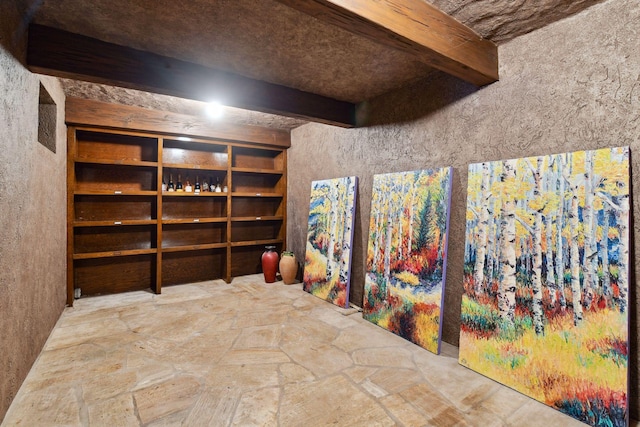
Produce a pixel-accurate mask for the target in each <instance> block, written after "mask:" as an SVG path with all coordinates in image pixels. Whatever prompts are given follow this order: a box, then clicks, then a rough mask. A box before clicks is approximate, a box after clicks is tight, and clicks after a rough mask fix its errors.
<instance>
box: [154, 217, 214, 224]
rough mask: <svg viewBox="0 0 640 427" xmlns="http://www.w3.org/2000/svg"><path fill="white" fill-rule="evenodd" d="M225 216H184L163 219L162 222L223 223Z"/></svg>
mask: <svg viewBox="0 0 640 427" xmlns="http://www.w3.org/2000/svg"><path fill="white" fill-rule="evenodd" d="M225 222H227V218H226V217H224V218H184V219H163V220H162V223H163V224H208V223H225Z"/></svg>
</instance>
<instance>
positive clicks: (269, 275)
mask: <svg viewBox="0 0 640 427" xmlns="http://www.w3.org/2000/svg"><path fill="white" fill-rule="evenodd" d="M275 248H276V247H275V246H266V247H265V249H266V250H265V251H264V252H263V253H262V273H263V274H264V281H265V282H267V283H273V282H275V281H276V272H277V271H278V253H277V252H276V251H275Z"/></svg>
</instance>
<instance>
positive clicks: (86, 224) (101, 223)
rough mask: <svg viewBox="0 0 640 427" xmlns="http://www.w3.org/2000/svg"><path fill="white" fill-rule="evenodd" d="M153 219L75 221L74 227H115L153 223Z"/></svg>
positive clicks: (154, 222) (155, 222)
mask: <svg viewBox="0 0 640 427" xmlns="http://www.w3.org/2000/svg"><path fill="white" fill-rule="evenodd" d="M157 223H158V221H157V220H155V219H123V220H122V221H75V222H74V223H73V226H74V227H110V226H113V227H117V226H127V225H153V224H157Z"/></svg>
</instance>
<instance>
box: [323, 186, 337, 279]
mask: <svg viewBox="0 0 640 427" xmlns="http://www.w3.org/2000/svg"><path fill="white" fill-rule="evenodd" d="M329 203H330V204H331V211H330V212H331V214H330V215H331V231H330V232H329V244H328V245H327V269H326V274H327V281H330V280H331V277H332V276H333V273H334V272H335V269H336V263H335V260H334V257H333V253H334V251H335V244H336V231H337V227H338V188H337V184H335V183H331V190H330V191H329Z"/></svg>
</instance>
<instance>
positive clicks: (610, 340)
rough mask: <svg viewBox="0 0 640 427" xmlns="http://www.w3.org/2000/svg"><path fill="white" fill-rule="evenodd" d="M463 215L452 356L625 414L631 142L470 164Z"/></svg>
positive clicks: (525, 387) (540, 396) (553, 399)
mask: <svg viewBox="0 0 640 427" xmlns="http://www.w3.org/2000/svg"><path fill="white" fill-rule="evenodd" d="M466 221H467V228H466V250H465V274H464V295H463V297H462V327H461V333H460V354H459V357H460V363H461V364H462V365H465V366H467V367H469V368H471V369H473V370H475V371H477V372H479V373H481V374H484V375H486V376H488V377H490V378H492V379H494V380H496V381H498V382H500V383H503V384H505V385H507V386H509V387H512V388H514V389H515V390H518V391H519V392H521V393H523V394H526V395H528V396H530V397H532V398H534V399H537V400H539V401H540V402H543V403H545V404H547V405H549V406H551V407H554V408H556V409H558V410H560V411H562V412H564V413H566V414H568V415H570V416H572V417H574V418H576V419H578V420H581V421H583V422H585V423H587V424H591V425H594V426H625V425H627V420H628V415H627V414H628V411H627V369H628V365H629V345H628V291H629V281H628V271H629V148H628V147H623V148H612V149H602V150H594V151H580V152H575V153H565V154H557V155H552V156H541V157H530V158H524V159H516V160H506V161H498V162H489V163H478V164H473V165H470V166H469V184H468V199H467V217H466Z"/></svg>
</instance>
